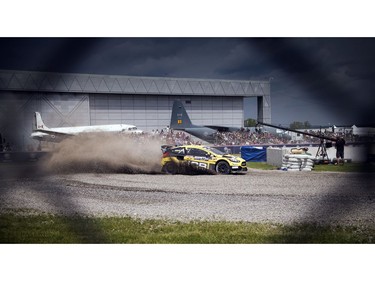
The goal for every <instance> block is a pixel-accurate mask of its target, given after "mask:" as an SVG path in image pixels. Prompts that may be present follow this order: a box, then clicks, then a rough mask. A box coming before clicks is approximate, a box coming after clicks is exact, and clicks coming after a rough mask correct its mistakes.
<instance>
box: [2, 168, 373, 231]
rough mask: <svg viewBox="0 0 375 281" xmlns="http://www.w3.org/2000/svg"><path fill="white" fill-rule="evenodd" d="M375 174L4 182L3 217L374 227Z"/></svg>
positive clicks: (280, 173)
mask: <svg viewBox="0 0 375 281" xmlns="http://www.w3.org/2000/svg"><path fill="white" fill-rule="evenodd" d="M372 182H373V181H372V175H371V174H357V173H328V172H327V173H321V172H283V171H259V170H251V171H249V172H248V173H247V174H246V175H228V176H224V175H223V176H222V175H197V176H188V175H160V174H159V175H149V174H94V173H90V174H70V175H47V176H40V177H27V176H26V177H9V178H3V179H1V180H0V184H1V186H0V212H10V211H12V210H16V211H17V212H20V210H22V211H23V212H25V213H29V212H32V213H34V212H36V213H38V212H47V213H53V214H64V215H84V216H120V217H123V216H130V217H135V218H140V219H150V218H156V219H159V218H161V219H168V220H179V221H190V220H204V221H212V220H215V221H219V220H220V221H221V220H225V221H247V222H271V223H282V224H291V223H295V222H299V223H302V222H314V223H319V224H345V225H357V224H366V225H375V216H374V214H375V204H374V202H375V201H374V200H375V189H374V187H373V184H372Z"/></svg>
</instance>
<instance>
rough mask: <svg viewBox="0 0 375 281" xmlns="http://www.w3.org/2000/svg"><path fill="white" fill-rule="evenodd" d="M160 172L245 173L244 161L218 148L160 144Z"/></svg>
mask: <svg viewBox="0 0 375 281" xmlns="http://www.w3.org/2000/svg"><path fill="white" fill-rule="evenodd" d="M162 152H163V158H162V160H161V165H162V172H164V173H167V174H177V173H185V172H186V171H205V172H208V173H210V172H211V173H218V174H230V173H246V172H247V166H246V161H245V160H244V159H242V158H240V157H237V156H234V155H231V154H225V153H224V152H221V151H220V150H218V149H216V148H213V147H208V146H201V145H182V146H168V145H164V146H162Z"/></svg>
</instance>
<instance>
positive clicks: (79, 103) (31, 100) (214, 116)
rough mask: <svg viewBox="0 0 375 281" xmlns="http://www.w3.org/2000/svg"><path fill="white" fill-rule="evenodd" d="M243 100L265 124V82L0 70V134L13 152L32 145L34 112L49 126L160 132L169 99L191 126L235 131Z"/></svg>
mask: <svg viewBox="0 0 375 281" xmlns="http://www.w3.org/2000/svg"><path fill="white" fill-rule="evenodd" d="M244 97H258V99H257V100H258V118H259V119H260V120H262V121H263V122H266V123H271V99H270V83H269V81H248V80H247V81H238V80H213V79H211V80H208V79H189V78H165V77H131V76H110V75H91V74H74V73H70V74H69V73H45V72H33V71H14V70H0V134H2V136H3V137H6V138H7V140H9V141H10V142H12V143H13V146H14V147H15V149H16V150H24V149H26V148H27V146H29V145H34V146H35V145H36V144H37V142H36V141H34V140H31V139H30V134H31V132H32V130H33V125H34V124H33V123H34V120H33V119H34V118H33V115H34V112H35V111H39V112H40V113H41V115H42V118H43V120H44V122H45V124H46V125H47V126H49V127H64V126H84V125H104V124H117V123H125V124H134V125H136V126H137V127H139V128H140V129H142V130H146V131H151V130H153V129H159V130H160V129H162V128H164V127H166V126H167V125H169V121H170V115H171V109H172V103H173V101H174V100H175V99H180V100H181V101H182V102H183V103H184V105H185V107H186V110H187V112H188V114H189V115H190V118H191V119H192V121H193V123H195V124H197V125H227V126H233V127H241V126H243V120H244V113H243V111H244V104H243V103H244V101H243V100H244Z"/></svg>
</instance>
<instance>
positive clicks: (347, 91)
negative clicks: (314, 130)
mask: <svg viewBox="0 0 375 281" xmlns="http://www.w3.org/2000/svg"><path fill="white" fill-rule="evenodd" d="M374 47H375V40H374V39H373V38H0V68H2V69H15V70H35V71H51V72H74V73H92V74H109V75H139V76H170V77H190V78H217V79H256V80H262V79H270V78H271V77H272V78H271V79H272V86H271V89H272V90H271V96H272V119H273V121H274V122H275V123H278V124H289V123H290V122H292V121H309V122H310V123H313V124H322V125H325V124H328V123H336V124H354V123H357V124H358V123H373V117H372V107H373V105H374V97H373V93H374V90H375V89H374V87H375V86H374V84H373V82H372V81H374V78H375V70H374V68H373V65H374V62H375V55H374V54H373V50H374ZM248 100H249V102H248V103H247V104H246V107H245V116H246V117H252V116H253V117H255V116H256V114H254V111H255V109H254V105H253V104H254V102H253V101H250V99H248Z"/></svg>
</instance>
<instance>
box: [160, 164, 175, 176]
mask: <svg viewBox="0 0 375 281" xmlns="http://www.w3.org/2000/svg"><path fill="white" fill-rule="evenodd" d="M163 171H164V172H165V173H167V174H172V175H174V174H176V173H177V166H176V164H174V163H173V162H168V163H166V164H165V165H164V167H163Z"/></svg>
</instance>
